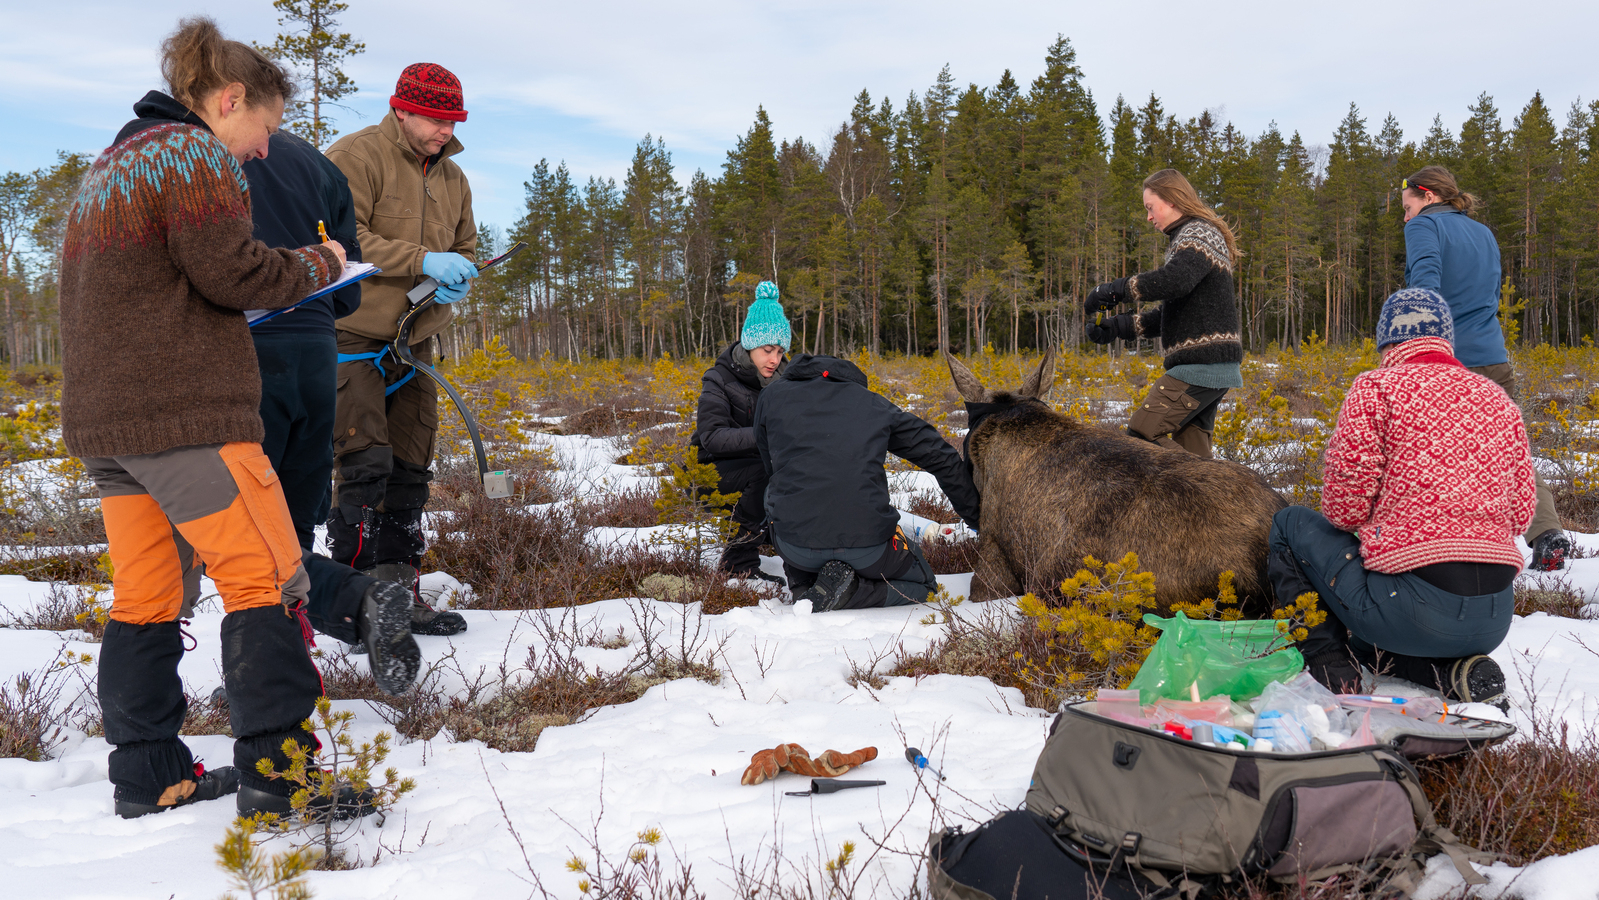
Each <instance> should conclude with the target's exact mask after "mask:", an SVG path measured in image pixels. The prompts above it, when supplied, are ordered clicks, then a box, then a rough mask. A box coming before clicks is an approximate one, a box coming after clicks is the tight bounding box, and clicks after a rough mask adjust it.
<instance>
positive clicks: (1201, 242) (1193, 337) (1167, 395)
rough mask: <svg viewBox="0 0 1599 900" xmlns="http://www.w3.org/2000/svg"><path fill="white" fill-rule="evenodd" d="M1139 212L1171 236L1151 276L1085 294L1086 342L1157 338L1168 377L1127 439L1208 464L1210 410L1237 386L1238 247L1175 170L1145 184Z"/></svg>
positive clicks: (1240, 353)
mask: <svg viewBox="0 0 1599 900" xmlns="http://www.w3.org/2000/svg"><path fill="white" fill-rule="evenodd" d="M1144 209H1145V210H1147V211H1148V218H1149V221H1150V222H1151V223H1153V224H1154V226H1155V227H1156V228H1159V229H1160V230H1161V231H1163V232H1165V233H1166V235H1167V236H1168V237H1170V238H1171V244H1170V246H1168V247H1167V249H1166V261H1165V263H1164V264H1163V265H1162V266H1161V267H1160V268H1158V269H1155V270H1154V271H1151V272H1142V273H1140V274H1137V275H1133V276H1130V277H1127V278H1118V279H1117V280H1115V281H1111V282H1107V283H1105V284H1102V285H1100V286H1098V287H1096V288H1094V289H1093V290H1092V291H1090V292H1089V294H1088V299H1087V301H1086V303H1085V304H1084V305H1085V306H1086V308H1087V310H1088V315H1089V317H1090V318H1089V321H1088V329H1087V330H1088V339H1089V340H1091V341H1093V342H1094V343H1096V344H1108V343H1110V342H1111V341H1114V340H1116V339H1117V338H1120V339H1122V340H1124V341H1131V340H1136V339H1138V338H1157V337H1158V338H1160V340H1161V347H1162V349H1163V351H1164V352H1165V366H1166V373H1165V374H1164V375H1162V376H1161V377H1160V379H1159V380H1158V381H1156V382H1155V383H1154V384H1153V385H1152V386H1151V387H1150V389H1149V396H1148V398H1147V399H1146V400H1145V401H1144V403H1143V405H1142V406H1140V407H1139V408H1138V409H1137V410H1136V411H1134V413H1133V416H1132V419H1131V420H1130V421H1129V422H1128V423H1127V431H1128V432H1129V433H1130V434H1133V435H1135V436H1137V437H1141V438H1143V439H1144V440H1146V441H1153V442H1154V443H1156V444H1160V445H1161V446H1163V447H1169V448H1171V449H1173V450H1187V451H1188V452H1189V453H1192V454H1194V455H1195V456H1198V457H1200V458H1202V459H1210V458H1211V449H1210V448H1211V436H1212V433H1213V432H1214V431H1215V428H1216V408H1217V407H1218V406H1219V405H1220V404H1221V400H1222V397H1224V396H1226V395H1227V389H1228V388H1235V387H1243V386H1244V379H1243V374H1242V373H1241V372H1240V370H1239V363H1242V362H1243V361H1244V345H1243V341H1242V340H1241V339H1240V337H1239V325H1238V301H1237V298H1236V297H1235V296H1234V294H1233V261H1234V260H1236V259H1237V258H1238V244H1237V242H1236V241H1235V240H1234V239H1233V232H1232V229H1230V228H1228V227H1227V223H1226V222H1224V221H1222V218H1221V216H1218V215H1216V213H1215V211H1214V210H1212V209H1211V208H1210V207H1208V206H1206V205H1205V203H1204V201H1202V200H1200V199H1199V194H1198V193H1197V192H1196V191H1195V190H1194V186H1193V185H1191V184H1189V183H1188V179H1187V178H1184V177H1183V175H1182V173H1181V172H1178V171H1177V170H1176V169H1162V170H1160V171H1159V172H1156V173H1155V174H1153V175H1151V176H1149V177H1148V178H1146V179H1144ZM1124 301H1129V302H1132V303H1159V304H1160V306H1158V307H1155V308H1154V309H1147V310H1144V311H1142V312H1136V313H1122V314H1121V315H1117V316H1109V317H1106V316H1104V315H1103V313H1104V312H1105V311H1106V310H1109V309H1113V308H1115V306H1116V305H1117V304H1118V303H1122V302H1124Z"/></svg>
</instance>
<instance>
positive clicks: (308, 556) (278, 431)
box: [255, 334, 375, 644]
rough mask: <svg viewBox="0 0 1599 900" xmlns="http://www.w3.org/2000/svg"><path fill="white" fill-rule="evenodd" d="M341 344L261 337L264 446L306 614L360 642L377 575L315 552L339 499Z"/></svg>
mask: <svg viewBox="0 0 1599 900" xmlns="http://www.w3.org/2000/svg"><path fill="white" fill-rule="evenodd" d="M338 353H339V351H338V343H337V342H336V341H335V340H334V337H333V335H331V334H326V335H321V334H263V335H256V336H255V356H256V361H257V363H258V364H259V365H260V367H261V424H262V425H264V426H265V428H266V438H265V439H264V440H262V441H261V449H262V451H263V452H265V453H266V455H267V459H268V460H270V461H271V462H272V468H274V469H276V470H277V473H278V481H279V482H280V483H281V484H282V485H283V497H284V499H285V500H287V501H288V504H289V516H290V518H292V519H293V520H294V531H295V534H296V536H297V537H299V539H300V549H301V550H302V551H304V555H303V557H302V560H303V562H304V563H305V571H306V574H307V575H309V576H310V577H311V595H310V598H309V599H308V600H307V602H306V617H307V618H309V619H310V620H311V626H312V627H313V628H315V629H316V630H317V631H320V632H322V633H323V634H326V635H328V636H329V637H332V638H336V639H338V640H341V641H344V642H345V643H349V644H353V643H355V642H356V641H358V640H359V639H360V636H359V634H358V632H357V629H356V619H357V617H358V613H359V612H360V609H361V598H362V597H363V596H364V595H365V594H366V591H367V588H369V587H370V586H371V585H372V584H373V583H374V581H375V579H372V578H369V577H367V576H365V575H362V574H361V573H360V572H357V571H356V570H355V569H352V568H350V567H349V566H346V565H342V564H340V563H336V562H334V561H333V560H331V559H329V558H327V557H325V556H318V555H316V554H314V553H312V552H311V547H312V543H313V541H314V540H315V535H316V525H317V523H318V522H323V521H326V520H327V518H328V506H329V504H330V502H331V500H332V496H333V416H334V409H335V405H336V399H337V384H336V381H337V371H338Z"/></svg>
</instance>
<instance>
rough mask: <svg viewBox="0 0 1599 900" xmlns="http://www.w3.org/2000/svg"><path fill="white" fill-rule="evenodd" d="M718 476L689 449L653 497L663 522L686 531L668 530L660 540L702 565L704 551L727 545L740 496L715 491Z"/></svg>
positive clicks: (674, 464) (734, 526)
mask: <svg viewBox="0 0 1599 900" xmlns="http://www.w3.org/2000/svg"><path fill="white" fill-rule="evenodd" d="M720 483H721V476H720V475H719V474H717V471H716V466H714V465H712V464H710V463H702V462H699V461H698V460H696V459H695V458H694V453H693V450H692V448H690V449H689V450H688V452H686V453H685V454H684V455H683V457H682V458H681V459H679V460H677V461H676V462H673V463H672V464H671V468H670V469H669V470H668V474H667V477H666V478H665V479H663V480H662V482H661V492H660V494H659V495H658V496H657V497H656V498H655V504H654V506H655V508H656V510H658V511H659V512H660V514H661V521H662V522H676V523H681V524H684V525H687V526H688V528H687V530H686V531H676V530H669V531H667V532H665V533H664V534H665V535H667V536H665V537H663V538H662V540H665V541H666V542H667V543H669V544H672V545H674V546H676V547H678V548H680V549H681V550H683V551H684V552H686V553H687V554H689V556H690V557H691V558H692V559H693V560H694V561H695V562H696V563H700V564H703V562H704V557H705V551H706V550H708V549H710V548H712V547H716V546H720V545H722V544H724V543H726V542H727V540H728V539H729V538H731V537H732V536H733V533H734V531H736V530H737V526H736V525H735V524H734V523H733V504H735V503H737V502H738V499H739V497H740V493H739V492H738V491H734V492H733V493H731V494H724V493H722V492H721V491H718V490H717V487H718V485H720Z"/></svg>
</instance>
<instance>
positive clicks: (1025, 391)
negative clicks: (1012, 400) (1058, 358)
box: [1016, 345, 1055, 400]
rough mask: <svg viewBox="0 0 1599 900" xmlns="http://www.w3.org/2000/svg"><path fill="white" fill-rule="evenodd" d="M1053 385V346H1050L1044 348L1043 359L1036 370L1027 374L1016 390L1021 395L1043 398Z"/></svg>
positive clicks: (1047, 394)
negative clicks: (1019, 387)
mask: <svg viewBox="0 0 1599 900" xmlns="http://www.w3.org/2000/svg"><path fill="white" fill-rule="evenodd" d="M1054 387H1055V348H1054V346H1053V345H1052V346H1050V347H1048V348H1046V349H1045V350H1044V359H1043V361H1042V362H1040V363H1039V364H1038V371H1037V372H1034V373H1033V374H1031V375H1029V376H1027V380H1025V381H1023V382H1022V387H1021V390H1019V391H1017V392H1016V393H1017V394H1020V395H1021V396H1023V397H1033V398H1036V399H1038V400H1044V399H1045V398H1047V397H1048V396H1049V392H1050V390H1052V389H1053V388H1054Z"/></svg>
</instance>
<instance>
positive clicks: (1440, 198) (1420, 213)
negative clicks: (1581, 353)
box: [1399, 166, 1571, 572]
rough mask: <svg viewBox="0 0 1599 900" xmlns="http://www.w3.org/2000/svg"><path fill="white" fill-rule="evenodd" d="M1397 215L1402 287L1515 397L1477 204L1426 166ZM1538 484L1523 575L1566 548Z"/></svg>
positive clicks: (1495, 266) (1551, 565)
mask: <svg viewBox="0 0 1599 900" xmlns="http://www.w3.org/2000/svg"><path fill="white" fill-rule="evenodd" d="M1399 195H1400V197H1399V199H1400V204H1401V205H1402V206H1403V207H1404V209H1405V286H1406V287H1413V288H1416V287H1419V288H1427V289H1429V290H1434V291H1437V292H1438V293H1440V294H1442V295H1443V296H1444V299H1445V300H1447V301H1448V302H1449V312H1450V313H1451V314H1452V315H1453V316H1454V319H1455V357H1456V358H1457V359H1459V360H1460V362H1461V363H1462V364H1463V365H1465V366H1466V368H1468V369H1470V370H1471V371H1473V372H1476V373H1477V374H1479V375H1483V376H1486V377H1487V378H1490V379H1492V380H1493V381H1494V382H1496V383H1497V384H1498V385H1499V386H1500V387H1502V388H1504V389H1505V393H1507V394H1509V395H1510V396H1511V397H1513V398H1514V397H1515V396H1516V390H1515V382H1516V370H1515V368H1514V367H1513V366H1512V365H1511V364H1510V355H1509V354H1508V353H1506V352H1505V336H1504V332H1502V331H1501V330H1500V329H1499V277H1500V272H1499V242H1498V241H1496V240H1495V239H1494V235H1493V232H1492V231H1490V230H1489V228H1488V226H1486V225H1484V224H1482V223H1481V222H1478V221H1477V220H1476V219H1473V218H1472V217H1471V216H1470V215H1469V213H1470V212H1471V211H1472V209H1473V208H1475V207H1476V205H1477V198H1476V197H1473V196H1472V195H1470V194H1464V193H1461V191H1460V187H1459V185H1457V184H1456V183H1455V176H1454V175H1452V174H1450V172H1449V170H1448V169H1446V168H1444V167H1443V166H1426V167H1425V168H1423V169H1422V170H1421V171H1419V172H1417V173H1416V174H1414V175H1412V176H1410V177H1409V178H1406V179H1405V180H1404V182H1403V183H1402V184H1401V185H1400V191H1399ZM1534 477H1535V478H1536V480H1537V483H1538V511H1537V513H1535V514H1534V515H1533V517H1532V524H1531V525H1530V526H1529V527H1528V528H1527V533H1526V536H1525V537H1526V540H1527V543H1528V544H1529V545H1530V546H1531V547H1532V562H1531V564H1530V566H1529V568H1532V569H1534V570H1536V571H1541V572H1550V571H1554V570H1555V569H1559V568H1562V567H1563V566H1565V564H1566V557H1567V556H1568V555H1569V554H1570V552H1571V541H1570V540H1569V539H1567V537H1566V533H1565V532H1564V531H1563V530H1562V529H1561V526H1560V515H1559V514H1558V513H1557V512H1556V511H1555V495H1554V493H1553V492H1552V491H1550V490H1549V488H1548V486H1547V485H1545V484H1544V482H1543V479H1542V478H1541V477H1537V473H1536V469H1535V470H1534Z"/></svg>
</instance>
